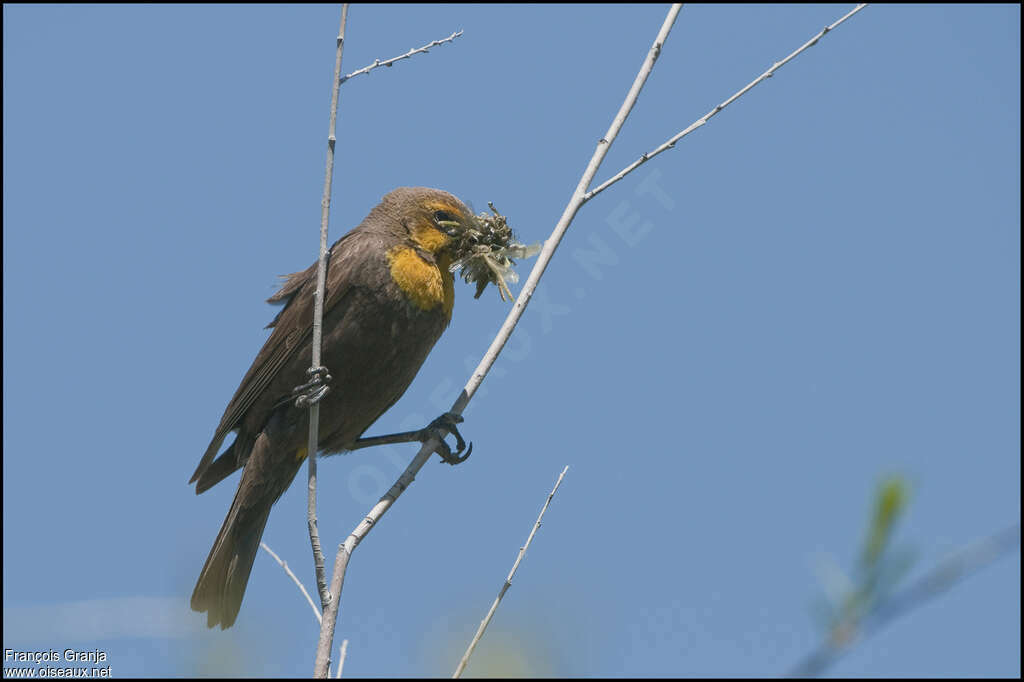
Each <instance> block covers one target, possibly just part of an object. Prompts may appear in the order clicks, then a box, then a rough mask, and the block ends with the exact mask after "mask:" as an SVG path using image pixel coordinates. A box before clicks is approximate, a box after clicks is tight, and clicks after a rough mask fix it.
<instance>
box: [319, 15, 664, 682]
mask: <svg viewBox="0 0 1024 682" xmlns="http://www.w3.org/2000/svg"><path fill="white" fill-rule="evenodd" d="M680 8H681V5H678V4H676V5H672V7H671V8H670V9H669V11H668V15H667V16H666V17H665V21H664V23H663V24H662V26H661V29H660V30H659V31H658V36H657V38H655V40H654V44H653V45H652V46H651V49H650V50H649V51H648V53H647V58H646V59H645V60H644V64H643V66H642V67H641V68H640V72H639V73H638V74H637V76H636V79H635V80H634V81H633V86H632V87H631V88H630V90H629V94H627V95H626V99H625V101H624V102H623V103H622V106H621V107H620V108H619V112H618V114H617V115H616V116H615V119H614V120H613V121H612V124H611V127H610V128H609V129H608V132H607V133H605V136H604V137H603V138H601V139H600V140H599V141H598V143H597V149H596V151H595V152H594V155H593V157H592V158H591V160H590V162H589V163H588V164H587V167H586V170H584V172H583V177H582V178H580V182H579V184H578V185H577V187H576V191H575V192H573V196H572V199H571V200H570V201H569V205H568V206H567V207H566V209H565V211H564V212H563V213H562V217H561V219H560V220H559V221H558V224H557V225H556V226H555V229H554V231H553V232H552V233H551V236H550V237H549V238H548V240H547V242H546V243H545V244H544V248H543V249H541V252H540V255H539V257H538V258H537V262H536V263H535V264H534V267H533V270H532V271H531V272H530V276H529V278H528V279H527V281H526V283H525V284H524V285H523V289H522V291H521V292H520V293H519V298H518V299H516V302H515V303H514V304H513V306H512V311H511V312H510V313H509V315H508V317H507V318H506V319H505V323H504V324H503V325H502V327H501V330H500V331H499V332H498V335H497V337H496V338H495V339H494V341H493V342H492V343H491V346H490V348H489V349H488V350H487V353H486V354H485V355H484V358H483V359H482V360H481V361H480V364H479V365H478V366H477V368H476V369H475V370H474V371H473V374H472V375H471V376H470V379H469V381H468V383H467V384H466V387H465V388H464V389H463V390H462V393H461V394H460V395H459V397H458V398H457V399H456V401H455V403H454V405H453V406H452V410H451V411H452V412H455V413H456V414H461V413H462V411H463V410H464V409H466V405H468V404H469V401H470V399H471V398H472V397H473V395H474V394H475V393H476V391H477V389H478V388H479V387H480V384H481V382H482V381H483V380H484V377H485V376H486V375H487V372H488V371H489V370H490V368H491V366H492V365H493V364H494V361H495V360H496V359H497V357H498V354H499V353H500V352H501V349H502V347H504V345H505V342H506V341H508V338H509V336H510V335H511V334H512V330H513V329H514V328H515V326H516V323H517V322H518V321H519V318H520V317H522V315H523V311H524V310H525V309H526V305H527V304H528V303H529V301H530V297H532V296H533V292H534V291H535V290H536V288H537V282H538V281H539V280H540V277H541V275H543V274H544V270H545V269H546V268H547V265H548V263H549V262H550V260H551V257H552V256H553V255H554V253H555V249H556V248H557V247H558V244H559V242H560V241H561V240H562V237H563V236H564V235H565V231H566V230H567V229H568V228H569V224H570V223H571V222H572V219H573V218H574V217H575V215H576V212H577V211H579V209H580V206H582V205H583V202H584V194H585V192H586V190H587V187H588V186H589V185H590V183H591V181H593V179H594V174H595V173H597V169H598V167H599V166H600V165H601V161H602V160H604V157H605V154H607V152H608V148H609V147H610V146H611V143H612V142H613V141H614V140H615V137H616V136H617V135H618V133H619V130H620V129H621V128H622V124H623V123H624V122H625V120H626V116H628V115H629V112H630V110H631V109H632V108H633V105H634V104H635V103H636V100H637V97H638V96H639V95H640V90H641V88H643V85H644V82H645V81H646V80H647V77H648V76H649V75H650V73H651V69H653V68H654V62H655V61H657V59H658V55H659V54H660V53H661V48H662V45H663V44H664V42H665V40H666V38H668V34H669V31H670V30H671V29H672V24H673V23H675V20H676V16H678V14H679V9H680ZM443 435H444V434H443V432H442V433H439V434H438V436H435V437H434V438H431V439H430V440H428V441H427V442H426V443H424V444H423V446H422V447H421V448H420V450H419V452H418V453H416V456H415V457H414V458H413V460H412V462H410V463H409V466H408V467H406V468H405V471H403V472H402V474H401V476H399V477H398V480H397V481H395V484H394V485H392V486H391V488H390V489H389V490H388V491H387V492H386V493H384V495H383V496H382V497H381V498H380V500H378V501H377V504H375V505H374V506H373V509H371V510H370V512H369V513H368V514H367V515H366V517H365V518H364V519H363V520H362V521H361V522H360V523H359V525H357V526H356V528H355V530H353V531H352V532H351V533H350V534H349V536H348V537H347V538H346V539H345V541H344V542H343V543H342V544H341V545H340V546H339V547H338V553H337V555H335V558H334V573H333V575H332V576H331V586H330V591H331V594H332V595H334V599H332V600H331V601H330V603H328V604H327V606H326V607H325V608H324V626H323V627H322V628H321V630H320V645H319V651H329V649H330V646H331V640H332V639H333V637H334V624H335V622H336V620H337V617H338V608H339V604H340V601H341V590H342V587H343V586H344V584H345V572H346V571H347V569H348V562H349V559H351V557H352V552H353V551H355V548H356V547H357V546H358V545H359V543H360V542H362V541H363V538H365V537H366V535H367V533H369V532H370V530H372V529H373V527H374V525H376V523H377V522H378V521H379V520H380V519H381V517H382V516H383V515H384V514H385V513H386V512H387V510H388V509H390V508H391V505H392V504H394V503H395V500H397V499H398V497H399V496H400V495H401V494H402V493H403V492H405V489H406V488H408V487H409V486H410V485H411V484H412V482H413V480H415V478H416V474H417V473H418V472H419V470H420V469H422V468H423V465H424V464H426V463H427V460H428V459H430V456H431V455H432V454H434V451H435V450H436V449H437V448H438V446H439V442H438V438H439V437H441V436H443ZM326 656H327V655H326V654H324V659H323V660H322V661H321V659H320V658H319V653H318V658H317V667H316V669H315V671H314V675H316V676H318V677H323V676H324V675H326V671H327V664H328V661H327V660H326Z"/></svg>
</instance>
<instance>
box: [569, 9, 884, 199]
mask: <svg viewBox="0 0 1024 682" xmlns="http://www.w3.org/2000/svg"><path fill="white" fill-rule="evenodd" d="M865 7H867V3H861V4H860V5H857V6H856V7H854V8H853V9H852V10H850V11H849V12H848V13H847V14H846V15H844V16H843V17H842V18H840V19H839V20H838V21H836V22H834V23H832V24H829V25H828V26H826V27H825V28H824V29H822V30H821V31H819V32H818V34H817V35H816V36H814V37H813V38H811V39H810V40H808V41H807V42H806V43H804V44H803V45H801V46H800V47H799V48H797V49H796V50H795V51H794V52H793V53H792V54H790V55H789V56H788V57H786V58H785V59H783V60H782V61H781V62H775V63H774V64H772V67H771V68H770V69H768V70H767V71H765V72H764V73H762V74H761V75H760V76H758V77H757V78H755V79H754V80H752V81H750V83H748V84H747V85H746V86H745V87H744V88H742V89H741V90H740V91H739V92H737V93H736V94H735V95H733V96H732V97H730V98H729V99H727V100H725V101H724V102H722V103H721V104H719V105H718V106H717V107H715V108H714V109H712V110H711V111H709V112H708V113H706V114H704V116H702V117H701V118H699V119H697V120H696V121H695V122H694V123H692V124H691V125H690V126H689V127H688V128H686V129H685V130H683V131H681V132H679V133H677V134H676V135H675V136H674V137H672V138H670V139H669V140H668V141H667V142H665V143H664V144H662V145H661V146H660V147H656V148H655V149H653V150H651V151H649V152H647V153H646V154H644V155H643V156H641V157H640V158H639V159H637V160H636V161H634V162H633V163H631V164H629V165H628V166H626V167H625V168H623V169H622V170H621V171H619V172H618V173H616V174H615V175H613V176H612V177H611V178H609V179H608V180H605V181H604V182H603V183H601V184H600V185H598V186H597V188H595V189H592V190H590V191H589V192H587V194H586V197H585V198H584V201H590V200H591V199H593V198H594V197H595V196H597V195H598V194H600V193H601V192H603V191H605V190H606V189H608V188H609V187H611V186H612V185H614V184H615V183H616V182H618V181H619V180H621V179H622V178H624V177H626V176H627V175H629V174H630V173H632V172H633V171H634V170H636V169H637V168H638V167H639V166H642V165H643V164H645V163H647V162H648V161H650V160H651V159H653V158H654V157H655V156H657V155H658V154H661V153H662V152H663V151H665V150H667V149H671V148H672V147H675V145H676V142H678V141H679V140H681V139H682V138H684V137H686V136H687V135H689V134H690V133H692V132H693V131H694V130H696V129H697V128H700V127H701V126H703V125H704V124H705V123H707V122H708V120H709V119H710V118H711V117H712V116H714V115H715V114H717V113H718V112H720V111H721V110H722V109H725V108H726V107H727V106H729V105H730V104H732V103H733V102H734V101H736V100H737V99H739V98H740V97H742V96H743V95H745V94H746V93H747V92H748V91H749V90H751V89H752V88H753V87H754V86H755V85H757V84H758V83H760V82H761V81H763V80H765V79H766V78H771V77H772V76H773V75H774V74H775V72H776V71H778V70H779V69H780V68H782V67H783V66H785V65H786V64H787V63H788V62H789V61H790V60H791V59H793V58H794V57H796V56H797V55H798V54H800V53H801V52H803V51H804V50H806V49H807V48H809V47H812V46H813V45H816V44H817V42H818V41H819V40H821V38H822V36H824V35H825V34H826V33H828V32H829V31H831V30H832V29H834V28H835V27H836V26H838V25H839V24H841V23H843V22H844V21H846V20H847V19H849V18H850V17H852V16H853V15H854V14H856V13H857V12H859V11H861V10H862V9H864V8H865Z"/></svg>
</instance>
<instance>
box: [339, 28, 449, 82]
mask: <svg viewBox="0 0 1024 682" xmlns="http://www.w3.org/2000/svg"><path fill="white" fill-rule="evenodd" d="M461 35H462V31H456V32H455V33H453V34H451V35H450V36H448V37H447V38H441V39H440V40H433V41H431V42H429V43H427V44H426V45H424V46H423V47H417V48H416V49H415V50H409V51H408V52H406V53H405V54H403V55H399V56H398V57H392V58H391V59H385V60H384V61H381V60H379V59H374V60H373V63H372V64H370V65H369V66H364V67H363V68H361V69H359V70H358V71H353V72H352V73H350V74H348V75H347V76H342V77H341V80H340V81H338V84H339V85H341V84H342V83H344V82H345V81H347V80H348V79H349V78H352V77H354V76H358V75H360V74H363V73H370V72H371V71H373V70H374V69H376V68H377V67H380V66H391V65H392V64H394V63H395V62H397V61H399V60H402V59H408V58H409V57H411V56H413V55H414V54H419V53H420V52H429V51H430V48H432V47H437V46H438V45H443V44H445V43H450V42H452V41H453V40H455V39H456V38H458V37H459V36H461Z"/></svg>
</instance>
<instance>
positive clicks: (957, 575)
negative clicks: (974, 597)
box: [789, 523, 1020, 677]
mask: <svg viewBox="0 0 1024 682" xmlns="http://www.w3.org/2000/svg"><path fill="white" fill-rule="evenodd" d="M1019 546H1020V524H1019V523H1017V524H1014V525H1013V526H1010V527H1009V528H1007V529H1005V530H1003V531H1002V532H999V533H996V534H995V535H992V536H990V537H987V538H984V539H982V540H979V541H977V542H974V543H973V544H971V545H968V546H967V547H964V548H963V549H961V550H960V551H959V552H957V553H956V554H954V555H953V556H951V557H949V558H948V559H946V560H945V561H943V562H941V563H940V564H939V565H938V566H936V567H935V568H933V569H932V570H931V571H930V572H928V573H927V574H926V575H924V576H923V577H922V578H920V579H919V580H917V581H916V582H914V583H913V584H912V585H910V587H907V588H906V589H904V590H902V591H901V592H899V593H897V594H895V595H893V596H892V597H890V598H889V599H886V600H885V601H884V602H882V603H880V604H879V605H878V606H877V607H876V608H875V609H873V610H872V611H871V613H869V614H868V615H867V617H865V618H864V619H863V620H862V621H861V622H859V623H858V622H849V621H847V622H842V623H839V624H837V625H836V626H835V627H833V628H832V632H831V633H830V637H829V638H828V639H827V640H826V641H825V642H824V643H822V645H821V646H820V647H819V648H818V649H817V650H816V651H814V652H813V653H811V654H810V655H809V656H807V658H805V659H804V660H803V661H802V662H801V663H800V664H799V665H798V666H797V667H796V668H794V669H793V672H791V673H790V674H789V676H790V677H817V676H819V675H821V674H822V673H823V672H824V671H825V670H826V669H827V668H828V667H829V666H831V665H832V664H833V663H835V662H836V661H837V660H839V658H840V656H842V655H843V654H844V653H846V652H847V651H848V650H849V649H850V648H851V647H852V646H853V645H854V644H855V643H856V642H858V641H860V640H863V639H866V638H867V637H870V636H871V635H873V634H875V633H876V632H878V631H879V630H881V629H882V628H883V627H885V626H886V625H888V624H889V623H891V622H892V621H893V620H895V619H896V618H898V617H899V616H902V615H903V614H904V613H907V612H908V611H911V610H913V609H915V608H917V607H919V606H921V605H923V604H925V603H926V602H928V601H930V600H931V599H933V598H935V597H938V596H939V595H941V594H942V593H944V592H946V591H947V590H949V589H950V588H951V587H953V585H955V584H956V583H957V582H959V581H960V580H962V579H964V578H966V577H967V576H969V575H971V574H972V573H975V572H977V571H979V570H981V569H983V568H985V567H987V566H989V565H991V564H993V563H995V561H996V560H997V559H1000V558H1002V557H1004V556H1006V555H1007V554H1009V553H1010V552H1011V551H1012V550H1013V549H1014V548H1016V547H1019Z"/></svg>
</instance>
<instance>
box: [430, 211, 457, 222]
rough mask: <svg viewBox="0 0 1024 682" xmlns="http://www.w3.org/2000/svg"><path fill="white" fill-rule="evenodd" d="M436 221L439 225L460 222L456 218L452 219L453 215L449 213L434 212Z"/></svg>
mask: <svg viewBox="0 0 1024 682" xmlns="http://www.w3.org/2000/svg"><path fill="white" fill-rule="evenodd" d="M434 220H435V221H437V222H438V223H454V222H458V221H456V220H455V218H454V217H452V214H451V213H448V212H447V211H435V212H434Z"/></svg>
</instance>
